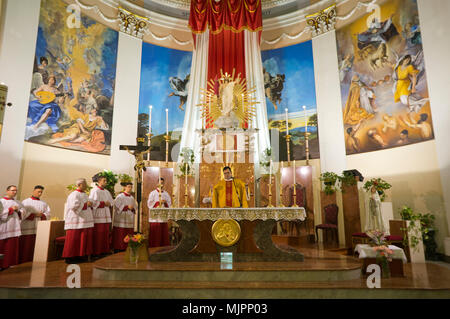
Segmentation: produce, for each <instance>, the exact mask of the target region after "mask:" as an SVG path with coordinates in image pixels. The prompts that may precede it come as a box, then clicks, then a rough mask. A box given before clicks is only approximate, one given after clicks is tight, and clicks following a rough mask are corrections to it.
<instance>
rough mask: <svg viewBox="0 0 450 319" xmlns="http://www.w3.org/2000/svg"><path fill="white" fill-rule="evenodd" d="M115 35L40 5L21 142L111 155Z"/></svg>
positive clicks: (47, 0)
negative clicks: (34, 54)
mask: <svg viewBox="0 0 450 319" xmlns="http://www.w3.org/2000/svg"><path fill="white" fill-rule="evenodd" d="M117 44H118V33H117V32H116V31H114V30H112V29H109V28H107V27H105V26H104V25H102V24H100V23H97V22H96V21H94V20H92V19H90V18H88V17H87V16H84V15H83V14H79V15H78V13H76V11H75V12H74V11H73V10H70V8H68V6H67V4H65V3H64V2H63V1H61V0H57V1H55V0H42V2H41V11H40V18H39V29H38V35H37V44H36V56H35V61H34V69H33V78H32V83H31V89H30V100H29V105H28V114H27V125H26V131H25V140H26V141H28V142H34V143H39V144H44V145H50V146H56V147H61V148H67V149H72V150H78V151H85V152H92V153H101V154H110V146H111V127H112V118H113V96H114V84H115V77H116V60H117Z"/></svg>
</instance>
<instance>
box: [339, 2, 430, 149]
mask: <svg viewBox="0 0 450 319" xmlns="http://www.w3.org/2000/svg"><path fill="white" fill-rule="evenodd" d="M367 12H368V13H367V14H366V15H365V16H363V17H362V18H360V19H359V20H357V21H355V22H353V23H351V24H350V25H348V26H346V27H344V28H342V29H339V30H338V31H337V32H336V39H337V49H338V60H339V76H340V84H341V98H342V112H343V119H344V130H345V132H344V134H345V138H346V141H345V143H346V152H347V154H357V153H364V152H370V151H376V150H381V149H388V148H392V147H398V146H404V145H408V144H413V143H418V142H423V141H427V140H431V139H433V138H434V133H433V124H432V119H431V108H430V103H429V95H428V88H427V79H426V78H427V77H426V72H425V64H424V53H423V48H422V37H421V31H420V24H419V16H418V8H417V1H416V0H393V1H389V2H387V3H386V4H383V5H381V6H378V5H371V6H369V7H368V8H367Z"/></svg>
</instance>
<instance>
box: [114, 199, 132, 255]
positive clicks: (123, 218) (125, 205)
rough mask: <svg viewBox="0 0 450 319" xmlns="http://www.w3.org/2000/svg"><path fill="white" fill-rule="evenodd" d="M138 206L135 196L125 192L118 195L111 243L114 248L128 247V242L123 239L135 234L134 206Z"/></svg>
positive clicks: (115, 203) (115, 201) (122, 248)
mask: <svg viewBox="0 0 450 319" xmlns="http://www.w3.org/2000/svg"><path fill="white" fill-rule="evenodd" d="M136 206H137V205H136V202H135V200H134V198H133V196H131V195H130V194H127V193H125V192H123V193H120V194H119V195H117V197H116V199H115V200H114V218H113V231H112V243H111V246H112V248H113V249H118V250H125V249H127V247H128V244H127V243H125V242H124V241H123V240H124V238H125V237H126V236H127V235H133V234H134V219H135V216H136V211H135V209H134V207H136ZM130 208H131V209H130Z"/></svg>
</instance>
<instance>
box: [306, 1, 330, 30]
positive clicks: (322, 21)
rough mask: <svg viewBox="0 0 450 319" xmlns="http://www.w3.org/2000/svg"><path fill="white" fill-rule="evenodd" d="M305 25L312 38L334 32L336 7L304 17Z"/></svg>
mask: <svg viewBox="0 0 450 319" xmlns="http://www.w3.org/2000/svg"><path fill="white" fill-rule="evenodd" d="M306 24H307V25H308V26H309V30H310V31H311V34H312V36H313V37H316V36H318V35H320V34H322V33H325V32H328V31H331V30H334V25H335V24H336V5H335V4H333V5H331V6H329V7H328V8H326V9H323V10H320V11H319V12H316V13H314V14H310V15H307V16H306Z"/></svg>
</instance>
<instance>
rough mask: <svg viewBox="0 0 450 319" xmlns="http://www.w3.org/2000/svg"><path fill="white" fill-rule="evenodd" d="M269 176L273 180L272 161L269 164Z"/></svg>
mask: <svg viewBox="0 0 450 319" xmlns="http://www.w3.org/2000/svg"><path fill="white" fill-rule="evenodd" d="M269 175H270V178H271V179H272V160H270V164H269Z"/></svg>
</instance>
